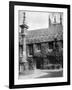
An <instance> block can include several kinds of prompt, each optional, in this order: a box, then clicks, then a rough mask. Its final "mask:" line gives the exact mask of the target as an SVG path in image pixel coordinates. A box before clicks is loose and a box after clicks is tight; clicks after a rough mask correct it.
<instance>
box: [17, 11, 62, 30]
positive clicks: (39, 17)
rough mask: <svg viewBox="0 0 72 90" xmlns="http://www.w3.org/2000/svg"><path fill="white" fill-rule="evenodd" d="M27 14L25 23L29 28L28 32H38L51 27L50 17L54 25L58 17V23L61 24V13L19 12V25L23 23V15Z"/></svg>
mask: <svg viewBox="0 0 72 90" xmlns="http://www.w3.org/2000/svg"><path fill="white" fill-rule="evenodd" d="M24 12H25V17H26V18H25V22H26V24H27V25H28V26H29V28H28V30H36V29H41V28H48V27H49V16H50V19H51V21H52V23H53V21H54V17H56V21H57V23H59V22H60V18H59V17H60V13H52V12H34V11H22V10H20V11H19V13H18V14H19V25H21V24H22V23H23V15H24V14H23V13H24Z"/></svg>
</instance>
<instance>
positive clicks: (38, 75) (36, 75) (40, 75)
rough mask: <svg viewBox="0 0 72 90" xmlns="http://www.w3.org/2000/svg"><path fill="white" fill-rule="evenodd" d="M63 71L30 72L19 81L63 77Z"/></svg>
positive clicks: (21, 76)
mask: <svg viewBox="0 0 72 90" xmlns="http://www.w3.org/2000/svg"><path fill="white" fill-rule="evenodd" d="M62 76H63V70H62V69H57V70H40V69H36V70H28V71H25V72H23V73H21V74H20V75H19V79H31V78H50V77H62Z"/></svg>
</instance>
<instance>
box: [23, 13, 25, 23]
mask: <svg viewBox="0 0 72 90" xmlns="http://www.w3.org/2000/svg"><path fill="white" fill-rule="evenodd" d="M23 14H24V16H23V24H25V12H24V13H23Z"/></svg>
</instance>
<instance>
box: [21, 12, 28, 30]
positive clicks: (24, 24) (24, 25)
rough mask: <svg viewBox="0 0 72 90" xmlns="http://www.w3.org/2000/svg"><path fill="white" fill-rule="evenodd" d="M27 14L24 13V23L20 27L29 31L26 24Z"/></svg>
mask: <svg viewBox="0 0 72 90" xmlns="http://www.w3.org/2000/svg"><path fill="white" fill-rule="evenodd" d="M25 18H26V17H25V12H24V13H23V23H22V25H20V27H21V28H22V29H24V28H26V29H28V26H27V25H26V23H25V21H26V20H25Z"/></svg>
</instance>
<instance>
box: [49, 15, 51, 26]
mask: <svg viewBox="0 0 72 90" xmlns="http://www.w3.org/2000/svg"><path fill="white" fill-rule="evenodd" d="M50 25H51V19H50V15H49V26H50Z"/></svg>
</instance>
